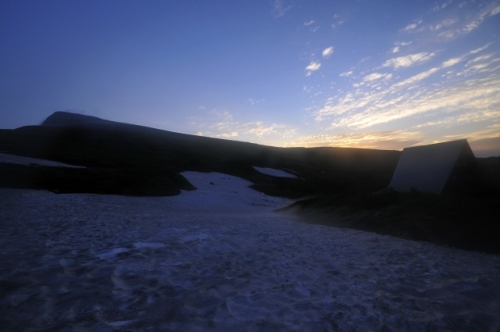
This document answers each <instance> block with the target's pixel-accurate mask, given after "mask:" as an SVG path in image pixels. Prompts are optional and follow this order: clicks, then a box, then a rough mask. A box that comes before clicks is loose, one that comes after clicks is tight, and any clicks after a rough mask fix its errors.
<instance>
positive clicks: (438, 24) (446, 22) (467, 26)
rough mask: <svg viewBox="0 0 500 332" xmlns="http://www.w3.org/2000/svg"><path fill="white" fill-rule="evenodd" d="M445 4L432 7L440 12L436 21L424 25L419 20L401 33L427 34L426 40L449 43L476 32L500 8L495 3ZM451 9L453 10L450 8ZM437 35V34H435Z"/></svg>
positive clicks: (499, 11)
mask: <svg viewBox="0 0 500 332" xmlns="http://www.w3.org/2000/svg"><path fill="white" fill-rule="evenodd" d="M451 4H452V3H451V2H445V3H443V4H441V5H438V6H436V7H434V9H433V10H434V11H435V12H437V11H441V13H439V15H436V19H434V20H433V19H432V18H431V19H430V21H429V22H427V23H426V24H422V23H423V21H422V20H419V21H418V22H416V23H412V24H409V25H407V26H406V27H405V28H404V29H403V30H402V31H403V32H406V33H423V34H424V36H425V34H427V35H428V36H427V38H426V39H427V40H434V42H443V41H451V40H453V39H456V38H458V37H459V36H461V35H465V34H468V33H470V32H471V31H473V30H476V29H477V28H478V27H479V26H480V25H481V24H482V23H483V22H484V21H485V20H486V19H487V18H488V17H491V16H495V15H498V14H499V13H500V6H499V5H498V2H497V1H492V2H491V3H482V4H480V5H479V6H478V3H477V2H474V1H472V2H462V3H461V4H458V5H457V6H453V5H451ZM452 7H453V8H452ZM436 33H437V34H436Z"/></svg>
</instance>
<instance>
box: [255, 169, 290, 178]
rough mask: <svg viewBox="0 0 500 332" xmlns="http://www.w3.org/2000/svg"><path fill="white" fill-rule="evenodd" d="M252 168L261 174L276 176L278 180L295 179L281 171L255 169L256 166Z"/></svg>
mask: <svg viewBox="0 0 500 332" xmlns="http://www.w3.org/2000/svg"><path fill="white" fill-rule="evenodd" d="M253 168H255V170H256V171H258V172H260V173H262V174H267V175H271V176H276V177H279V178H294V179H296V178H297V177H296V176H295V175H294V174H292V173H289V172H286V171H283V170H281V169H276V168H268V167H256V166H253Z"/></svg>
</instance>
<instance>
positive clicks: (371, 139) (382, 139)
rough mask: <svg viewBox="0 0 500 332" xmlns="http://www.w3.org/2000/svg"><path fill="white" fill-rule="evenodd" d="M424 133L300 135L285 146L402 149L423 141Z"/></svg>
mask: <svg viewBox="0 0 500 332" xmlns="http://www.w3.org/2000/svg"><path fill="white" fill-rule="evenodd" d="M423 139H424V137H423V135H422V133H421V132H419V131H406V130H396V131H384V132H369V133H349V134H338V135H331V134H321V135H309V136H300V137H297V138H295V139H294V140H291V141H289V142H287V143H286V144H285V146H304V147H315V146H332V147H350V148H360V147H361V148H370V149H390V150H401V149H403V148H405V147H408V146H412V145H415V144H418V143H420V142H422V141H423Z"/></svg>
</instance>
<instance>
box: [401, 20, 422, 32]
mask: <svg viewBox="0 0 500 332" xmlns="http://www.w3.org/2000/svg"><path fill="white" fill-rule="evenodd" d="M422 22H423V21H422V20H419V21H417V22H415V23H412V24H408V25H407V26H406V27H405V28H404V29H403V31H412V30H415V29H416V28H417V26H418V25H419V24H421V23H422Z"/></svg>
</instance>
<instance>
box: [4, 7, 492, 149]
mask: <svg viewBox="0 0 500 332" xmlns="http://www.w3.org/2000/svg"><path fill="white" fill-rule="evenodd" d="M55 111H70V112H77V113H83V114H87V115H93V116H97V117H100V118H104V119H109V120H114V121H120V122H127V123H134V124H139V125H144V126H148V127H155V128H159V129H164V130H170V131H175V132H181V133H187V134H197V135H203V136H210V137H219V138H227V139H234V140H240V141H248V142H254V143H259V144H266V145H274V146H284V147H290V146H305V147H314V146H341V147H362V148H377V149H397V150H401V149H402V148H404V147H409V146H413V145H420V144H430V143H434V142H442V141H449V140H455V139H461V138H467V139H468V140H469V142H470V143H471V146H472V147H473V150H474V152H475V153H476V155H477V156H488V155H500V1H480V0H478V1H461V0H446V1H410V0H408V1H400V0H399V1H397V0H393V1H373V0H359V1H326V0H317V1H313V0H311V1H309V0H307V1H306V0H241V1H234V0H227V1H226V0H214V1H201V0H199V1H194V0H183V1H127V0H119V1H118V0H116V1H112V0H105V1H103V0H99V1H92V0H86V1H68V0H64V1H53V0H47V1H21V0H16V1H14V0H0V128H2V129H5V128H17V127H20V126H24V125H33V124H40V123H41V122H42V121H43V120H44V119H45V118H46V117H47V116H49V115H50V114H52V113H53V112H55Z"/></svg>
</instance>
